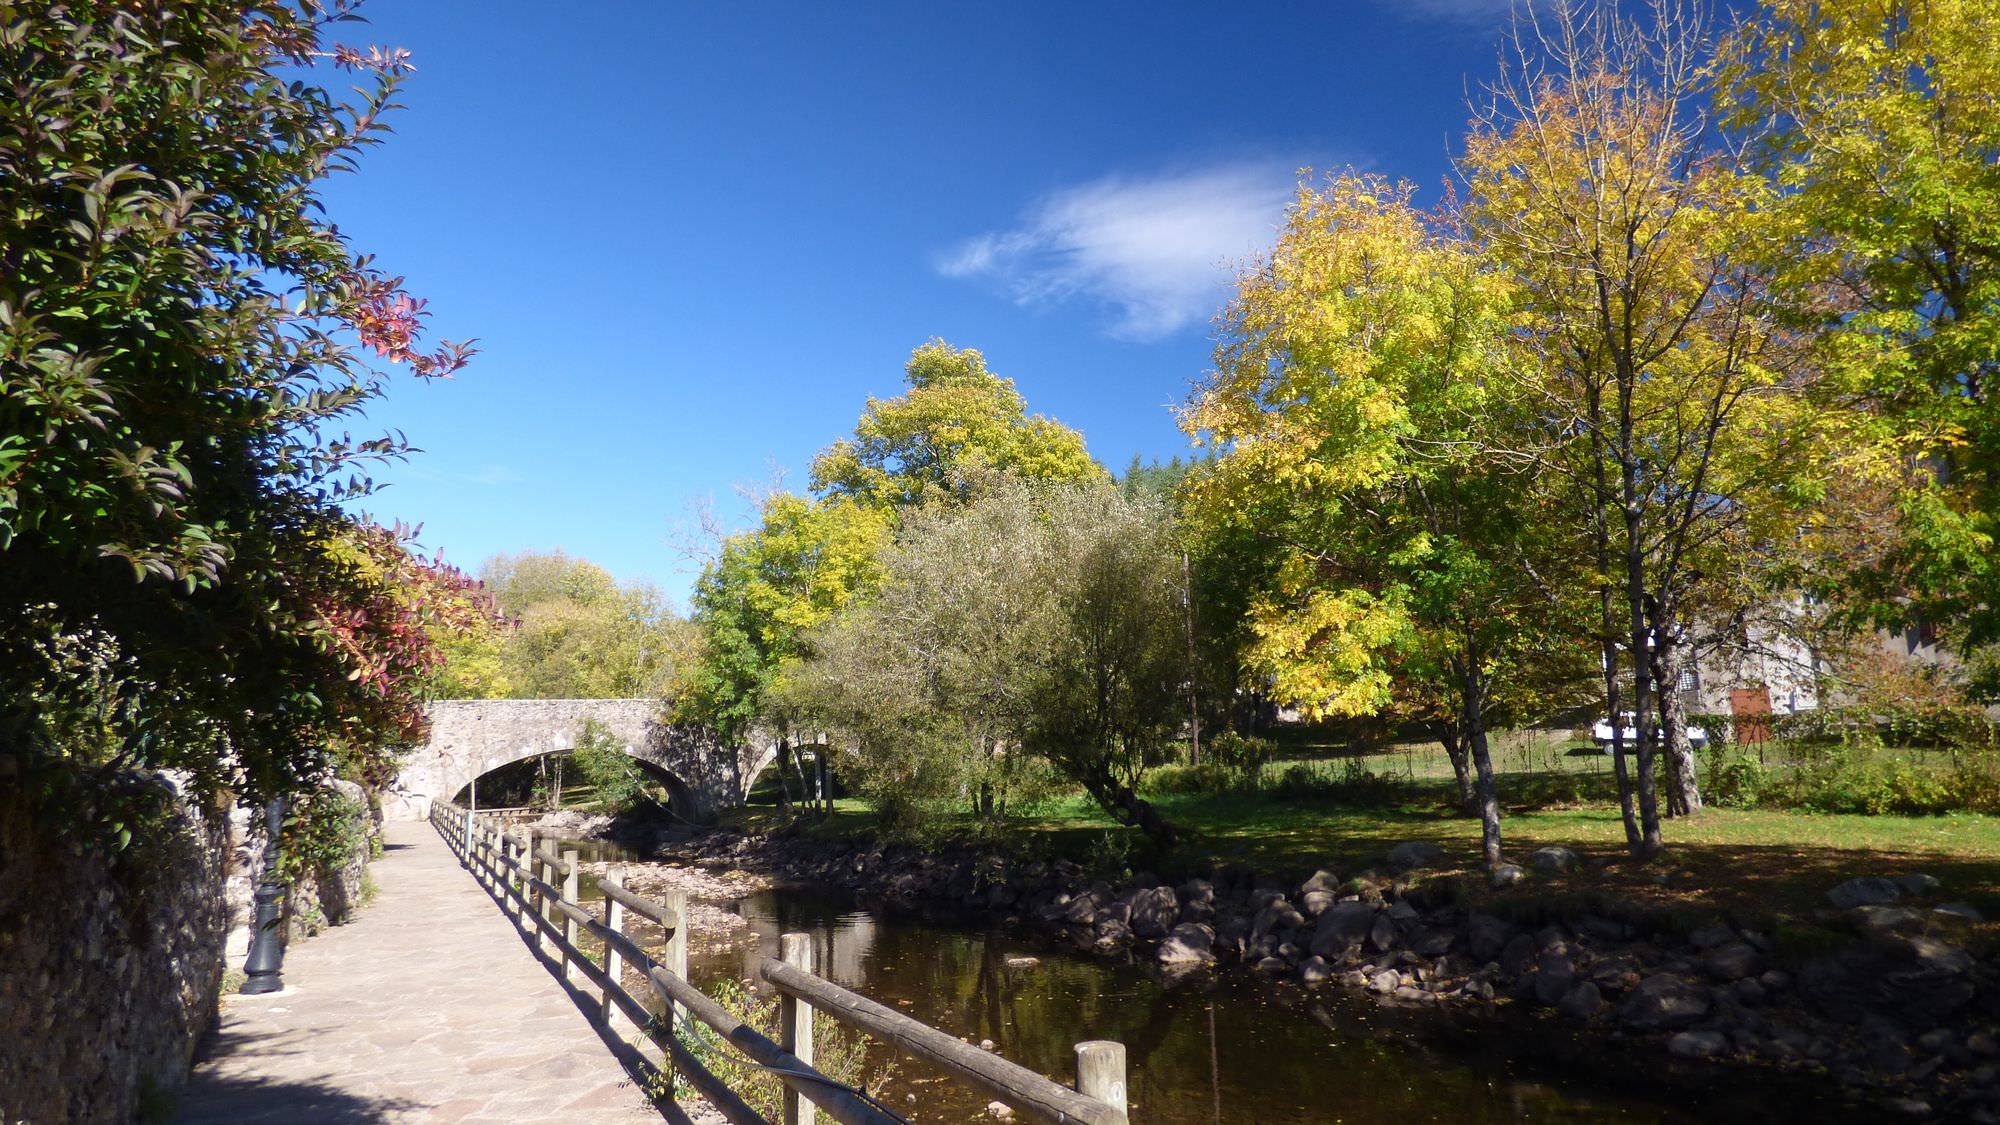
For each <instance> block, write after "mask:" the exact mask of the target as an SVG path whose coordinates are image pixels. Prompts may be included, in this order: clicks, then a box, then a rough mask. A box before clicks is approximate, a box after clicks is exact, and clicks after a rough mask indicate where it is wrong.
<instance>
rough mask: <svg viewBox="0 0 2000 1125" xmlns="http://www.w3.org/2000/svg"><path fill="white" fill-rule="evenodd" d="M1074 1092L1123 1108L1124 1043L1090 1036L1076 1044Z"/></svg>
mask: <svg viewBox="0 0 2000 1125" xmlns="http://www.w3.org/2000/svg"><path fill="white" fill-rule="evenodd" d="M1076 1092H1077V1093H1079V1094H1082V1095H1084V1096H1085V1097H1089V1098H1096V1099H1097V1100H1098V1101H1100V1102H1103V1103H1104V1104H1105V1105H1108V1106H1110V1107H1111V1108H1113V1109H1115V1110H1117V1111H1118V1112H1120V1113H1124V1112H1125V1044H1123V1043H1120V1042H1118V1041H1117V1040H1115V1039H1091V1040H1088V1041H1086V1042H1083V1043H1078V1044H1077V1045H1076Z"/></svg>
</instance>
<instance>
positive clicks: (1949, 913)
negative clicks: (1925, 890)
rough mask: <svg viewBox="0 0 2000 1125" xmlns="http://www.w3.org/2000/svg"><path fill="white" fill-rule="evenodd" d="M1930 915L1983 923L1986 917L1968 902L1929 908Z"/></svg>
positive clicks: (1948, 903) (1949, 903)
mask: <svg viewBox="0 0 2000 1125" xmlns="http://www.w3.org/2000/svg"><path fill="white" fill-rule="evenodd" d="M1931 913H1932V914H1943V915H1945V916H1946V917H1950V918H1964V919H1966V920H1967V921H1970V922H1984V921H1985V920H1986V915H1984V914H1981V913H1980V912H1979V908H1978V907H1976V906H1974V905H1972V904H1971V903H1969V902H1947V903H1944V904H1943V905H1940V906H1934V907H1932V908H1931Z"/></svg>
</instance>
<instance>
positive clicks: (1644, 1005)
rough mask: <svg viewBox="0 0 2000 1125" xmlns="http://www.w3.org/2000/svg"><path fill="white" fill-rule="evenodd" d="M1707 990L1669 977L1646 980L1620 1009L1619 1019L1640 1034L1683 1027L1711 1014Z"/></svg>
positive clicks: (1663, 975) (1634, 990) (1665, 975)
mask: <svg viewBox="0 0 2000 1125" xmlns="http://www.w3.org/2000/svg"><path fill="white" fill-rule="evenodd" d="M1708 1005H1709V999H1708V990H1706V989H1700V988H1695V987H1694V986H1692V985H1690V984H1688V983H1687V982H1686V981H1684V980H1681V979H1680V978H1679V977H1676V976H1671V975H1668V974H1664V973H1663V974H1661V975H1659V976H1653V977H1647V978H1646V979H1645V980H1643V981H1640V982H1639V987H1637V988H1635V989H1633V990H1632V993H1631V995H1629V996H1627V997H1626V998H1625V1002H1624V1003H1623V1004H1621V1005H1619V1007H1618V1020H1619V1022H1620V1023H1623V1024H1624V1025H1625V1026H1627V1027H1630V1028H1633V1029H1635V1030H1638V1031H1669V1030H1673V1029H1676V1028H1683V1027H1686V1026H1688V1025H1689V1024H1691V1023H1694V1022H1695V1021H1697V1020H1699V1019H1701V1018H1702V1017H1703V1016H1705V1015H1707V1014H1708Z"/></svg>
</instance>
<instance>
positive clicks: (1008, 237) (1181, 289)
mask: <svg viewBox="0 0 2000 1125" xmlns="http://www.w3.org/2000/svg"><path fill="white" fill-rule="evenodd" d="M1293 173H1294V166H1291V165H1285V164H1279V163H1272V162H1261V163H1255V162H1239V163H1232V164H1226V165H1219V166H1212V167H1207V168H1200V169H1193V170H1183V171H1176V172H1169V173H1164V174H1159V175H1154V176H1150V177H1136V176H1107V177H1105V178H1103V179H1099V180H1093V181H1091V182H1089V183H1086V184H1080V185H1078V186H1075V187H1071V188H1066V189H1064V190H1062V191H1058V192H1055V193H1054V194H1052V195H1049V196H1048V197H1046V198H1044V199H1042V200H1041V201H1040V202H1038V203H1037V204H1035V205H1034V206H1033V207H1031V208H1029V210H1028V212H1027V213H1026V214H1025V215H1024V216H1023V218H1022V220H1021V222H1020V224H1019V225H1018V226H1015V227H1013V228H1011V229H1008V230H1003V231H992V232H988V233H986V234H982V235H979V236H977V237H975V238H970V239H967V240H966V241H964V242H962V243H960V244H959V245H957V246H955V247H953V248H952V249H951V250H949V251H947V252H946V253H944V254H942V255H940V256H939V258H938V260H937V263H936V264H937V269H938V272H939V273H942V274H943V275H945V276H946V277H955V278H966V279H971V280H981V281H986V282H990V283H995V284H998V285H999V286H1001V287H1002V289H1003V290H1004V291H1005V292H1006V293H1007V294H1008V295H1009V296H1010V297H1011V298H1012V299H1013V300H1014V301H1015V302H1017V303H1019V304H1023V305H1032V304H1043V303H1052V302H1060V301H1069V300H1088V301H1093V302H1099V303H1102V304H1104V305H1106V306H1109V307H1110V308H1111V309H1113V310H1114V311H1115V314H1116V320H1115V322H1114V323H1113V324H1112V325H1111V326H1110V332H1111V334H1112V335H1114V336H1118V337H1121V338H1125V339H1132V340H1157V339H1159V338H1161V337H1164V336H1167V335H1170V334H1172V333H1174V332H1176V331H1178V330H1180V329H1181V328H1183V327H1185V326H1187V325H1188V324H1191V323H1194V322H1197V321H1201V320H1205V319H1207V318H1208V317H1209V316H1210V315H1212V314H1213V313H1214V312H1215V311H1216V309H1217V308H1218V307H1219V306H1220V304H1221V302H1222V300H1223V299H1224V297H1225V295H1226V294H1227V292H1228V289H1229V285H1230V283H1231V282H1232V280H1233V279H1234V278H1235V276H1236V270H1237V267H1238V266H1239V265H1240V264H1241V263H1242V262H1243V261H1244V260H1245V259H1246V258H1249V257H1251V256H1253V255H1255V254H1257V253H1260V252H1262V251H1263V250H1265V249H1267V248H1268V247H1269V246H1270V245H1271V242H1272V240H1273V238H1274V237H1275V234H1276V229H1277V226H1278V223H1279V222H1280V221H1281V220H1282V219H1283V217H1284V209H1285V203H1286V202H1287V201H1288V200H1289V199H1290V198H1291V194H1292V191H1293V188H1294V187H1295V185H1296V183H1297V181H1296V179H1295V177H1294V174H1293Z"/></svg>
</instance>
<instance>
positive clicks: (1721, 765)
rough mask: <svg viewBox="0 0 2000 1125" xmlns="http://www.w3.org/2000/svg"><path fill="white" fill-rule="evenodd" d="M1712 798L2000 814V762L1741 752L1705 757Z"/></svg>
mask: <svg viewBox="0 0 2000 1125" xmlns="http://www.w3.org/2000/svg"><path fill="white" fill-rule="evenodd" d="M1707 785H1708V790H1709V796H1710V799H1711V800H1712V801H1713V802H1714V803H1715V804H1718V805H1724V806H1728V807H1731V808H1744V809H1748V808H1764V809H1800V810H1804V811H1807V812H1819V813H1865V814H1870V815H1875V814H1881V813H1901V814H1906V815H1924V814H1936V813H1948V812H1983V813H2000V761H1996V759H1995V758H1994V757H1993V756H1992V755H1990V754H1967V755H1955V756H1954V760H1953V761H1952V762H1951V763H1950V764H1949V765H1940V766H1927V765H1924V764H1922V763H1920V762H1916V761H1912V760H1911V759H1909V758H1908V757H1904V756H1900V755H1893V754H1884V753H1880V752H1873V751H1870V750H1867V749H1864V748H1859V747H1854V746H1845V745H1836V746H1832V747H1827V748H1823V749H1819V750H1816V751H1813V752H1810V753H1808V754H1806V755H1804V756H1802V757H1800V758H1797V759H1794V760H1787V761H1785V762H1783V763H1779V764H1768V763H1766V762H1763V761H1760V760H1759V759H1758V758H1756V757H1755V756H1753V755H1750V754H1747V753H1743V752H1740V751H1722V752H1718V753H1716V754H1713V755H1711V756H1710V758H1709V762H1708V777H1707Z"/></svg>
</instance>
